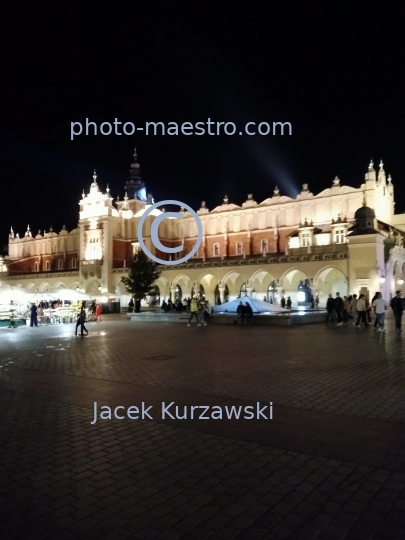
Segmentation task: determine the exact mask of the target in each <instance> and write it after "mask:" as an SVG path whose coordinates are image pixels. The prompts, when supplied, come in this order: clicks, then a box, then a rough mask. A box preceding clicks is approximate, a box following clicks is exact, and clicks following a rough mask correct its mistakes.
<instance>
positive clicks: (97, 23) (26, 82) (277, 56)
mask: <svg viewBox="0 0 405 540" xmlns="http://www.w3.org/2000/svg"><path fill="white" fill-rule="evenodd" d="M13 4H15V5H13ZM277 4H280V5H277ZM404 14H405V11H404V8H403V7H402V4H401V2H391V3H390V2H389V1H385V2H381V3H373V2H364V3H362V2H351V3H345V2H341V1H340V2H333V1H330V2H324V1H322V2H300V1H296V2H281V3H276V2H269V1H267V2H254V1H251V2H247V1H246V2H227V1H223V2H218V1H217V2H212V3H211V2H207V1H205V2H197V1H194V2H187V3H180V2H136V1H134V2H131V3H128V4H124V3H119V2H109V3H107V2H100V1H99V2H90V1H86V2H81V3H77V4H76V3H69V2H55V1H52V2H31V3H24V2H16V3H11V2H10V3H9V4H8V7H7V8H6V9H4V7H3V9H2V20H3V33H2V36H1V38H0V39H1V42H2V43H1V45H2V76H1V85H0V88H1V96H2V99H1V104H2V117H1V127H0V130H1V131H0V142H1V151H0V156H1V175H2V194H3V197H2V207H1V213H0V238H1V244H3V243H6V242H7V234H8V230H9V228H10V226H11V225H13V227H14V230H15V231H16V232H19V233H20V235H21V234H24V232H25V230H26V226H27V223H29V224H30V225H31V228H32V229H33V232H34V233H35V234H36V232H37V230H38V228H39V229H42V230H43V229H44V228H45V229H49V227H50V226H51V225H53V227H54V229H55V230H56V231H59V230H60V229H61V227H62V225H63V224H66V225H67V226H68V228H69V229H71V228H74V227H75V226H76V223H77V219H78V210H79V207H78V201H79V200H80V197H81V193H82V190H83V188H85V190H86V192H87V191H88V189H89V186H90V183H91V181H92V172H93V168H96V169H97V173H98V181H99V185H100V186H101V187H102V188H103V189H104V188H105V185H106V183H107V182H108V183H109V184H110V188H111V193H112V195H113V196H114V197H116V195H117V194H119V195H120V196H123V194H124V190H123V186H124V184H125V181H126V180H127V178H128V171H129V166H130V163H131V160H132V149H133V146H134V144H135V143H136V145H137V148H138V154H139V161H140V163H141V168H142V176H143V179H144V180H145V182H146V183H147V187H148V190H149V191H151V192H152V193H153V196H154V198H155V201H159V200H162V199H166V198H173V199H179V200H183V201H184V202H186V203H188V204H190V205H191V206H193V207H196V208H198V207H199V206H200V202H201V200H203V199H204V200H206V201H207V206H208V207H209V208H213V207H214V206H216V205H218V204H220V203H221V202H222V198H223V196H224V194H225V193H227V194H228V196H229V199H230V201H231V202H234V203H237V204H241V203H242V202H243V201H244V200H245V199H246V195H247V193H249V192H253V195H254V198H255V199H256V200H257V201H259V202H260V201H262V200H263V199H265V198H266V197H269V196H271V195H272V192H273V189H274V186H275V185H276V184H278V186H279V187H280V190H281V193H282V194H286V195H293V196H295V195H296V194H297V193H298V191H299V190H300V189H301V185H302V184H303V183H304V182H305V183H308V184H309V187H310V189H311V191H313V192H314V193H317V192H319V191H320V190H322V189H325V188H327V187H330V185H331V182H332V179H333V178H334V176H335V175H338V176H339V177H340V178H341V181H342V183H343V184H349V185H353V186H360V184H361V183H362V182H363V180H364V174H365V173H366V171H367V165H368V162H369V160H370V158H373V159H374V162H375V164H376V168H378V167H377V164H378V162H379V160H380V158H383V159H384V162H385V169H386V172H387V173H388V172H389V173H391V174H392V176H393V182H394V186H395V193H396V201H397V205H396V210H397V212H402V211H403V210H404V209H405V188H404V187H403V181H404V178H405V160H404V147H405V140H404V132H403V114H404V110H405V108H404V96H405V88H404V77H405V76H404V65H405V62H404V60H405V58H404V32H403V28H404ZM86 117H88V118H89V119H90V120H93V121H95V122H98V123H101V122H103V121H110V122H112V121H113V120H114V118H116V117H117V118H118V119H119V120H120V121H132V122H134V123H135V124H137V125H138V124H139V125H140V124H142V123H144V122H145V121H156V122H157V121H163V122H169V121H174V122H178V123H179V124H180V123H182V122H185V121H190V122H197V121H206V120H207V119H208V118H211V119H212V120H214V121H232V122H234V123H236V124H237V125H238V127H239V125H244V124H245V122H247V121H256V122H261V121H267V122H270V123H272V122H273V121H283V122H284V121H289V122H290V123H291V124H292V126H293V135H292V136H291V137H287V136H284V137H280V136H277V137H274V136H272V135H269V136H267V137H264V136H259V135H257V136H254V137H248V136H247V135H244V136H238V135H235V136H232V137H227V136H225V135H222V136H219V137H218V136H214V137H210V136H208V135H206V136H203V137H198V136H190V137H187V136H184V135H182V136H178V137H169V136H164V137H163V136H156V137H153V136H151V135H149V136H146V135H144V134H140V135H137V136H136V137H126V136H121V137H120V136H114V135H110V136H102V135H98V136H97V137H95V136H88V137H86V136H84V135H82V136H79V137H77V138H76V139H75V140H74V141H71V140H70V122H71V121H78V122H84V121H85V118H86Z"/></svg>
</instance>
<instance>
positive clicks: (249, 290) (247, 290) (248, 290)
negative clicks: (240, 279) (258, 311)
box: [246, 285, 253, 296]
mask: <svg viewBox="0 0 405 540" xmlns="http://www.w3.org/2000/svg"><path fill="white" fill-rule="evenodd" d="M252 291H253V287H251V286H250V285H248V286H247V287H246V292H247V295H248V296H252Z"/></svg>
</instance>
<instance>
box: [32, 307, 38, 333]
mask: <svg viewBox="0 0 405 540" xmlns="http://www.w3.org/2000/svg"><path fill="white" fill-rule="evenodd" d="M30 312H31V317H30V319H31V320H30V326H31V328H32V327H33V326H38V318H37V306H36V305H35V303H34V304H31V307H30Z"/></svg>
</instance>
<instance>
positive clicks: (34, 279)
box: [0, 152, 405, 307]
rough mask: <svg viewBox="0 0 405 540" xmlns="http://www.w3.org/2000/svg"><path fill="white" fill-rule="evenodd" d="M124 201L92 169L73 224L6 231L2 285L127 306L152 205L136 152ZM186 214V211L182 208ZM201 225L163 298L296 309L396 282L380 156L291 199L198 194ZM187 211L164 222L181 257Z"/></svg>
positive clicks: (397, 222) (165, 276)
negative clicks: (358, 180) (208, 198)
mask: <svg viewBox="0 0 405 540" xmlns="http://www.w3.org/2000/svg"><path fill="white" fill-rule="evenodd" d="M125 190H126V194H125V197H124V199H123V200H117V201H116V202H115V203H114V202H113V198H112V196H111V195H110V190H109V188H108V185H107V188H106V191H105V192H102V191H101V190H100V188H99V185H98V183H97V176H96V174H94V177H93V182H92V184H91V186H90V190H89V192H88V194H87V195H86V194H85V193H84V192H83V196H82V199H81V200H80V202H79V205H80V213H79V225H78V228H77V229H75V230H72V231H70V232H68V231H67V230H65V228H63V229H62V230H61V231H60V232H59V234H57V233H55V232H54V231H52V230H50V231H48V232H44V234H41V233H40V232H39V233H38V234H37V235H36V236H33V235H32V233H31V231H30V229H29V228H28V229H27V232H26V233H25V235H24V236H23V237H21V238H19V237H18V235H16V234H14V232H13V231H11V232H10V237H9V246H8V247H9V253H8V256H7V257H6V258H5V259H4V260H3V261H0V279H1V281H2V286H3V289H4V288H7V287H11V286H12V287H19V288H20V290H27V291H38V295H40V293H42V292H45V291H47V292H48V293H51V292H52V291H53V292H54V293H55V294H57V291H60V290H70V291H75V290H78V291H80V292H81V293H85V294H87V295H88V296H89V297H94V298H104V301H106V299H107V298H110V299H112V298H114V297H115V298H116V299H119V300H120V301H121V303H122V304H123V305H126V304H127V302H128V301H129V297H128V295H127V293H126V291H125V288H124V286H123V284H122V283H121V278H122V277H123V276H125V275H126V273H127V271H128V264H129V262H130V260H131V258H132V256H133V254H134V253H135V252H136V250H137V249H139V243H138V238H137V226H138V223H139V219H140V217H141V216H142V214H143V212H144V210H145V208H147V207H148V205H150V204H151V203H152V202H153V199H152V197H151V195H148V196H147V195H146V188H145V185H144V183H143V182H142V180H141V175H140V169H139V164H138V162H137V156H136V152H135V153H134V162H133V164H132V166H131V173H130V179H129V181H128V182H127V184H126V186H125ZM183 212H184V211H183ZM197 213H198V215H199V218H200V219H201V222H202V225H203V231H204V235H203V242H202V244H201V246H200V248H199V250H198V252H197V253H196V255H195V256H194V257H192V258H191V259H189V260H188V261H187V262H185V263H183V264H180V265H174V266H163V267H162V275H161V277H160V278H159V280H158V282H157V283H156V293H157V295H160V298H163V297H165V298H166V299H167V298H169V297H171V298H172V300H175V299H176V298H178V297H182V298H186V297H189V296H191V295H192V294H197V293H204V294H205V295H206V297H207V299H208V300H209V302H210V303H211V304H213V303H217V302H218V301H219V299H220V300H221V302H224V301H225V300H227V299H230V300H231V299H233V298H236V297H237V296H239V295H240V294H242V295H244V294H248V295H252V296H256V297H257V298H259V299H261V300H262V299H263V298H266V300H270V298H271V299H272V300H273V301H274V302H277V301H280V299H281V297H282V296H285V297H287V296H290V297H291V300H292V303H293V307H294V306H297V303H298V302H299V301H301V303H303V302H304V303H305V302H307V301H308V299H309V297H310V296H311V294H312V295H313V296H314V297H316V295H318V297H319V300H320V305H321V306H323V305H324V304H325V302H326V298H327V296H328V294H329V293H332V294H335V293H336V292H340V294H341V296H344V295H347V294H349V293H359V292H360V291H361V292H367V294H369V295H373V294H374V292H375V291H376V290H381V291H382V292H383V294H384V296H385V297H386V298H387V299H388V298H389V297H390V296H391V295H392V294H393V293H394V291H395V290H396V289H398V288H399V289H401V288H402V287H403V283H404V275H405V274H404V269H405V266H404V265H405V249H404V237H405V214H395V212H394V186H393V183H392V179H391V177H390V176H388V178H386V173H385V171H384V167H383V163H382V162H381V163H380V166H379V170H378V172H376V171H375V169H374V166H373V163H372V162H371V163H370V165H369V167H368V171H367V173H366V175H365V181H364V183H363V184H362V185H361V186H360V187H358V188H355V187H349V186H345V185H342V184H341V182H340V180H339V178H337V177H336V178H335V179H334V180H333V181H332V185H331V186H330V187H329V188H327V189H325V190H323V191H322V192H321V193H318V194H316V195H314V194H313V193H311V191H310V189H309V186H308V184H304V185H303V187H302V191H301V193H300V194H299V195H298V196H297V197H296V198H295V199H293V198H290V197H286V196H283V195H281V194H280V191H279V189H278V188H277V187H276V188H275V189H274V192H273V195H272V196H271V197H269V198H267V199H266V200H264V201H263V202H261V203H258V202H256V201H255V200H254V198H253V195H251V194H248V195H247V199H246V201H245V202H244V203H243V204H242V205H241V206H239V205H236V204H233V203H231V202H230V201H229V200H228V197H227V196H225V197H224V199H223V202H222V204H220V205H219V206H217V207H216V208H214V209H213V210H211V211H210V210H209V209H208V208H207V207H206V204H205V202H203V203H202V204H201V208H200V209H199V210H198V211H197ZM160 214H161V211H160V210H154V211H153V212H152V214H151V215H150V216H148V217H147V219H146V222H145V226H144V230H143V237H144V241H145V244H146V246H147V247H148V249H149V250H150V251H151V252H152V253H154V254H155V255H156V256H158V257H159V258H161V259H165V260H167V257H168V254H166V253H161V252H159V251H157V250H156V249H155V247H154V246H153V245H152V243H151V238H150V229H151V224H152V222H153V219H154V217H156V216H157V215H160ZM196 236H197V227H196V223H195V221H194V219H193V217H192V216H191V215H190V214H189V213H188V212H184V219H182V220H180V219H172V218H171V219H166V220H163V222H162V224H161V225H160V227H159V237H160V240H161V242H162V244H164V245H166V246H171V247H174V246H179V245H183V250H182V251H181V252H180V253H178V254H176V256H177V257H178V258H181V257H183V256H184V255H185V254H186V253H189V252H190V251H191V249H192V248H193V246H194V245H195V242H196Z"/></svg>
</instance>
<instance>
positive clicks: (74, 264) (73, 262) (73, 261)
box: [72, 259, 76, 268]
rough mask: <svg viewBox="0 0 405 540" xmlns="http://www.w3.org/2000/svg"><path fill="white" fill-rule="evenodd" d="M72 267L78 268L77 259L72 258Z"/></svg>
mask: <svg viewBox="0 0 405 540" xmlns="http://www.w3.org/2000/svg"><path fill="white" fill-rule="evenodd" d="M72 268H76V259H72Z"/></svg>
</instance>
